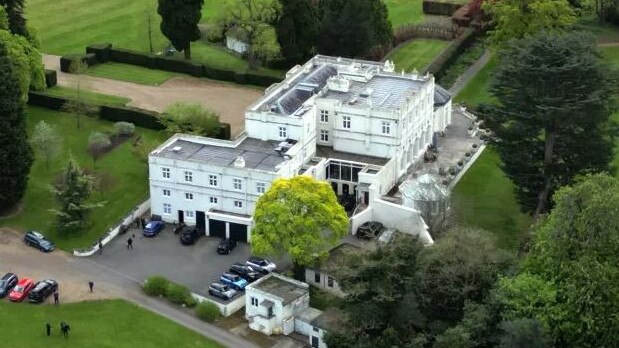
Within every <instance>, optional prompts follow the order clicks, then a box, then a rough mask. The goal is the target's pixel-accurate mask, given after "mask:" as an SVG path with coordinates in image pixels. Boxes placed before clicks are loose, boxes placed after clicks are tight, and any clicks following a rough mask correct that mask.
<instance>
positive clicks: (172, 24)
mask: <svg viewBox="0 0 619 348" xmlns="http://www.w3.org/2000/svg"><path fill="white" fill-rule="evenodd" d="M202 5H204V0H159V8H158V9H157V13H159V15H161V32H162V33H163V35H165V36H166V37H167V38H168V39H169V40H170V42H171V43H172V45H173V46H174V48H176V49H177V50H178V51H183V52H184V53H185V59H191V43H192V42H193V41H197V40H198V39H199V38H200V29H199V28H198V23H200V18H202Z"/></svg>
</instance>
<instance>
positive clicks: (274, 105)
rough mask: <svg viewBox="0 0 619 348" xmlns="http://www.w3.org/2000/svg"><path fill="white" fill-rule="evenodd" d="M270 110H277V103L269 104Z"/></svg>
mask: <svg viewBox="0 0 619 348" xmlns="http://www.w3.org/2000/svg"><path fill="white" fill-rule="evenodd" d="M270 111H271V112H277V104H271V107H270Z"/></svg>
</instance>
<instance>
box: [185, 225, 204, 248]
mask: <svg viewBox="0 0 619 348" xmlns="http://www.w3.org/2000/svg"><path fill="white" fill-rule="evenodd" d="M198 238H200V232H199V231H198V229H197V228H195V227H193V226H189V227H185V228H183V232H181V244H182V245H191V244H194V243H195V242H196V241H197V240H198Z"/></svg>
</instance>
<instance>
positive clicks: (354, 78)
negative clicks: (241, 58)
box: [149, 55, 451, 242]
mask: <svg viewBox="0 0 619 348" xmlns="http://www.w3.org/2000/svg"><path fill="white" fill-rule="evenodd" d="M450 123H451V96H450V95H449V93H448V92H446V91H445V90H444V89H443V88H441V87H440V86H438V85H436V84H435V83H434V77H433V76H430V75H426V76H419V75H417V74H414V73H413V74H405V73H403V72H402V73H396V72H394V66H393V63H391V62H389V61H387V62H385V63H377V62H370V61H361V60H352V59H342V58H334V57H326V56H320V55H319V56H316V57H314V58H312V59H311V60H310V61H308V62H307V63H305V64H304V65H303V66H295V67H294V68H292V69H290V70H289V71H288V72H287V74H286V79H285V80H283V81H282V82H281V83H278V84H275V85H272V86H271V87H269V88H268V89H267V90H266V92H265V95H264V97H262V98H260V99H259V100H257V101H256V102H255V103H254V104H252V105H251V106H249V107H248V108H247V110H246V112H245V128H246V129H245V132H244V133H243V134H241V135H240V136H239V137H237V138H236V139H234V140H230V141H225V140H218V139H212V138H205V137H198V136H190V135H182V134H177V135H175V136H173V137H172V138H170V139H169V140H167V141H166V142H165V143H163V144H162V145H161V146H159V147H158V148H157V149H156V150H154V151H153V152H152V153H151V154H150V156H149V166H150V196H151V211H152V213H153V214H158V215H161V216H162V217H163V219H164V220H165V221H168V222H180V221H183V222H185V223H187V224H190V225H193V224H196V225H197V226H198V227H199V228H200V229H201V230H203V231H204V232H205V234H206V235H210V236H219V237H224V236H226V237H231V238H235V239H237V240H243V241H247V240H249V239H250V238H251V224H252V213H253V210H254V205H255V203H256V201H257V199H258V197H259V196H260V195H261V194H262V193H264V192H265V191H266V190H268V189H269V186H270V185H271V182H273V180H275V179H276V178H279V177H284V178H289V177H292V176H295V175H310V176H312V177H314V178H316V179H319V180H326V181H328V182H330V183H331V185H332V186H333V188H334V190H335V191H336V192H337V194H338V195H340V196H342V195H343V196H352V197H354V201H355V202H356V203H358V204H360V205H361V206H362V207H364V209H357V210H356V211H355V213H354V214H353V215H352V217H351V228H352V231H353V232H354V231H356V227H357V226H358V225H359V224H361V223H363V222H365V221H369V220H377V221H381V222H382V223H383V224H385V225H386V226H387V227H393V228H397V229H399V230H401V231H404V232H407V233H412V234H419V235H420V236H421V238H422V239H424V240H426V241H427V242H431V237H430V236H429V234H428V233H427V229H426V226H425V223H424V222H423V220H422V219H421V217H420V216H419V213H418V212H417V211H416V210H414V209H412V208H409V207H405V206H403V205H399V204H394V203H391V202H388V201H385V200H383V199H382V197H383V196H384V195H386V194H387V193H388V192H389V191H390V190H391V189H392V188H394V186H396V185H397V183H398V180H399V179H400V178H401V177H402V176H404V175H406V171H407V169H408V168H409V167H410V166H411V165H412V164H413V163H415V162H417V161H420V160H421V157H422V155H423V153H424V151H425V149H426V148H427V146H428V145H429V144H431V143H433V141H435V134H436V133H437V132H442V131H444V129H445V127H446V126H447V125H448V124H450ZM359 211H360V212H359Z"/></svg>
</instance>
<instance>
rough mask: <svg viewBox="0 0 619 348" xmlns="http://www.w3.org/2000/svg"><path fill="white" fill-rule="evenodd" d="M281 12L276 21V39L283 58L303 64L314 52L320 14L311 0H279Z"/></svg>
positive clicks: (292, 62) (291, 62) (289, 61)
mask: <svg viewBox="0 0 619 348" xmlns="http://www.w3.org/2000/svg"><path fill="white" fill-rule="evenodd" d="M281 3H282V14H281V17H280V19H279V22H278V23H277V27H276V30H277V41H278V42H279V45H280V47H281V53H282V56H283V57H284V59H286V61H287V62H288V63H290V64H303V63H305V62H306V61H307V60H308V59H309V58H311V57H312V56H313V55H314V54H315V52H316V41H317V37H318V32H319V30H320V15H319V11H318V7H317V6H316V5H315V4H314V3H315V1H313V0H281Z"/></svg>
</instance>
